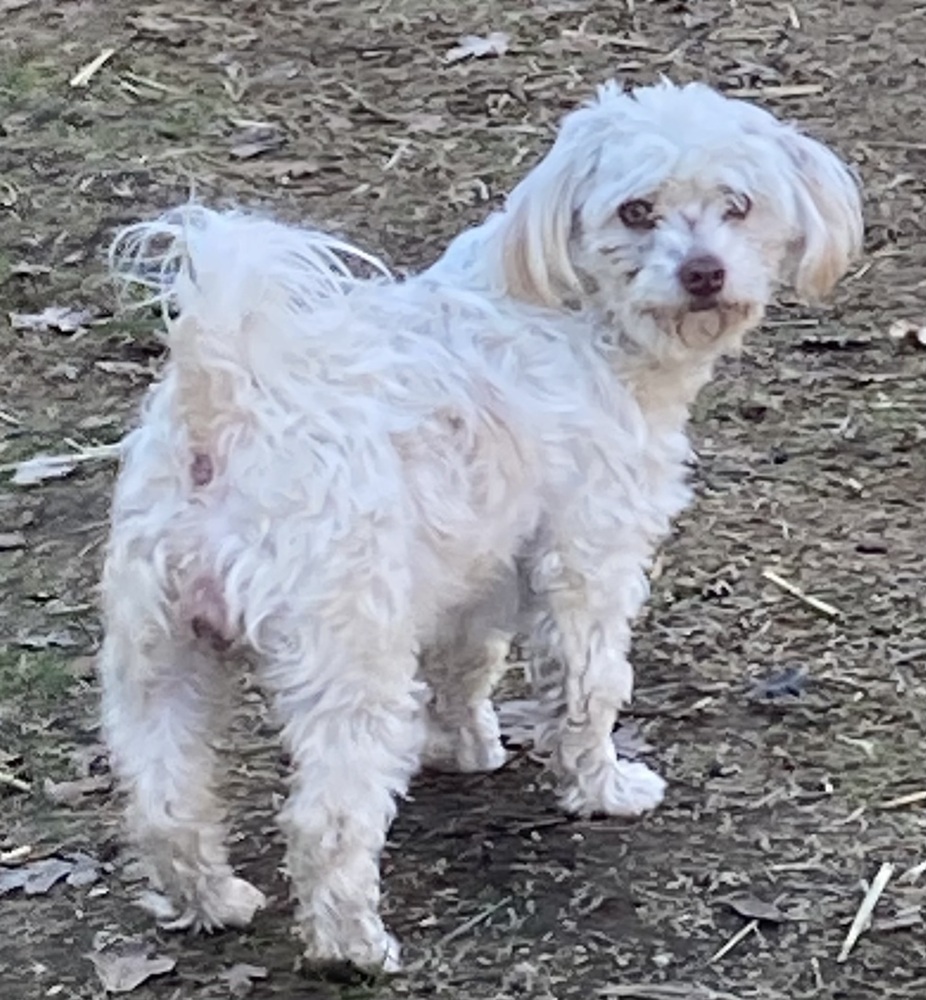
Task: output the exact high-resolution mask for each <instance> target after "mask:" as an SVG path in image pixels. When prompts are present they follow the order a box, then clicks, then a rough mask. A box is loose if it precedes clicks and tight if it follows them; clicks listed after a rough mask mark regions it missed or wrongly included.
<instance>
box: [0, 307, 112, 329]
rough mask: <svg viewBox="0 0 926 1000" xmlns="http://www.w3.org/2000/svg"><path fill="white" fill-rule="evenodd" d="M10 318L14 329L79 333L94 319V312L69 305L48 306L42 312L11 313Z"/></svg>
mask: <svg viewBox="0 0 926 1000" xmlns="http://www.w3.org/2000/svg"><path fill="white" fill-rule="evenodd" d="M9 319H10V326H11V327H12V328H13V329H14V330H37V331H40V332H42V331H46V330H57V331H58V333H77V331H78V330H82V329H84V328H85V326H86V324H87V323H89V322H90V320H92V319H93V313H92V312H90V311H89V310H87V309H71V308H69V307H68V306H46V307H45V308H44V309H43V310H42V311H41V312H40V313H10V314H9Z"/></svg>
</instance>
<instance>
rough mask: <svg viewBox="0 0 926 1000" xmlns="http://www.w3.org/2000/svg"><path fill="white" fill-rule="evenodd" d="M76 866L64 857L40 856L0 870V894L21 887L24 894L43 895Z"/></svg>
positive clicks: (3, 894)
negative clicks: (35, 859) (37, 858)
mask: <svg viewBox="0 0 926 1000" xmlns="http://www.w3.org/2000/svg"><path fill="white" fill-rule="evenodd" d="M76 867H77V863H76V862H74V861H66V860H65V859H64V858H42V859H41V860H39V861H32V862H30V863H29V864H25V865H21V866H20V867H18V868H12V869H10V870H9V871H0V896H5V895H6V894H7V893H9V892H16V891H17V890H18V889H22V891H23V893H24V894H25V895H26V896H44V895H45V893H47V892H48V890H49V889H51V888H52V886H54V885H55V884H56V883H58V882H60V881H61V880H62V879H63V878H67V877H68V876H69V875H71V874H72V873H73V872H74V870H75V869H76Z"/></svg>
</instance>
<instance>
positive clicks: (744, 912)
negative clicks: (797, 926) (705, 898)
mask: <svg viewBox="0 0 926 1000" xmlns="http://www.w3.org/2000/svg"><path fill="white" fill-rule="evenodd" d="M722 902H723V903H726V905H727V906H729V907H730V909H731V910H733V912H734V913H738V914H739V915H740V916H741V917H745V918H746V919H747V920H766V921H768V922H769V923H771V924H780V923H781V922H782V921H783V920H787V917H786V916H785V915H784V914H783V913H782V912H781V910H779V909H778V907H777V906H775V905H774V903H766V902H763V901H762V900H761V899H757V898H756V897H755V896H735V897H730V898H729V899H724V900H722Z"/></svg>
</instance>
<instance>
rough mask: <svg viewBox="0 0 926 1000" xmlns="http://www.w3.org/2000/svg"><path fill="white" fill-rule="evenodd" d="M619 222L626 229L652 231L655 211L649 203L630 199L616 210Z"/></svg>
mask: <svg viewBox="0 0 926 1000" xmlns="http://www.w3.org/2000/svg"><path fill="white" fill-rule="evenodd" d="M617 214H618V215H619V216H620V220H621V222H623V223H624V225H625V226H626V227H627V228H628V229H653V228H655V226H656V211H655V209H654V208H653V203H652V202H651V201H646V199H644V198H632V199H631V200H630V201H625V202H624V204H623V205H621V207H620V208H619V209H618V210H617Z"/></svg>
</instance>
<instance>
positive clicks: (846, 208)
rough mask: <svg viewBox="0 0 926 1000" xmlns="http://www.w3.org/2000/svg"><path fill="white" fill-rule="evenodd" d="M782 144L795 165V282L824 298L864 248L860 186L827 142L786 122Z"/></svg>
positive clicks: (806, 294)
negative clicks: (796, 238) (797, 241)
mask: <svg viewBox="0 0 926 1000" xmlns="http://www.w3.org/2000/svg"><path fill="white" fill-rule="evenodd" d="M778 141H779V144H780V145H781V147H782V149H783V150H784V153H785V155H786V157H787V158H788V160H789V162H790V165H791V168H792V171H793V187H794V195H795V199H796V207H797V215H798V220H797V221H798V227H799V231H800V239H799V244H798V247H797V250H798V255H799V256H798V261H797V267H796V269H795V273H794V287H795V290H796V291H797V293H798V295H800V296H801V298H803V299H805V300H807V301H816V300H819V299H822V298H825V297H826V296H827V295H828V294H829V293H830V292H831V291H832V289H833V287H834V286H835V285H836V282H837V281H839V279H840V278H841V277H842V276H843V275H844V274H845V273H846V271H847V270H848V268H849V265H850V263H851V262H852V260H853V259H854V258H855V257H856V256H857V255H858V254H859V252H860V251H861V248H862V238H863V222H862V207H861V198H860V195H859V186H858V183H857V182H856V180H855V177H854V176H853V175H852V173H851V172H850V171H849V168H848V167H847V166H846V165H845V164H844V163H843V162H842V161H841V160H840V159H839V157H838V156H836V154H835V153H833V152H832V151H831V150H829V149H827V147H826V146H824V145H823V144H822V143H819V142H817V141H816V140H815V139H811V138H810V137H809V136H805V135H802V134H801V133H800V132H798V131H797V130H795V129H793V128H790V127H788V126H784V127H783V128H782V129H781V131H780V134H779V137H778Z"/></svg>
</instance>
